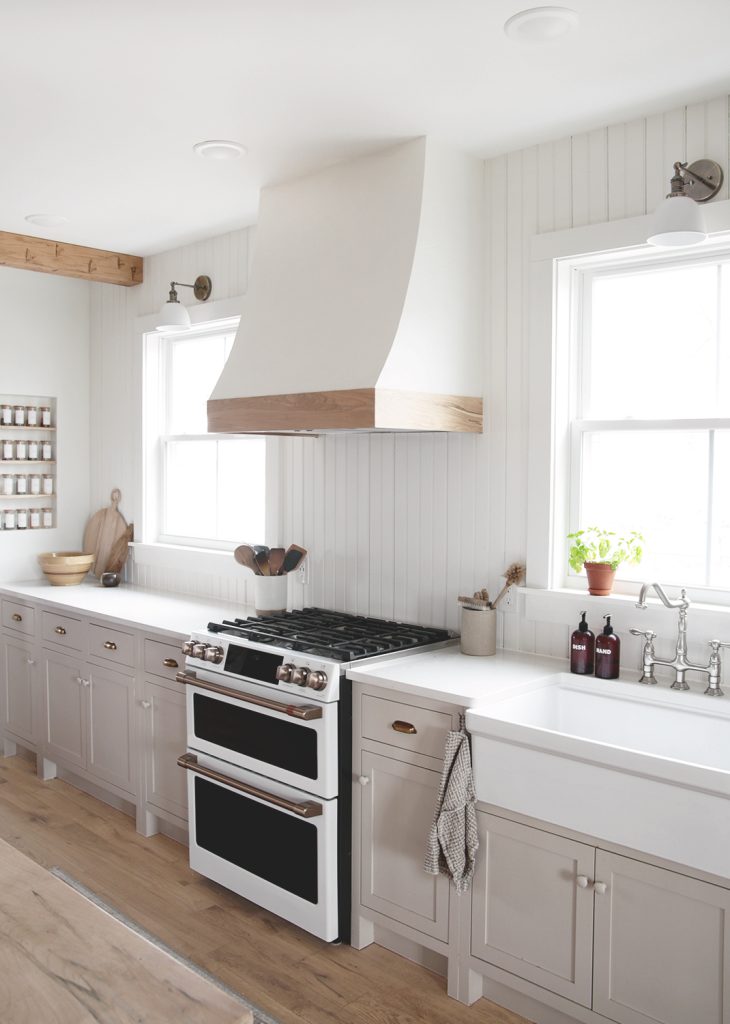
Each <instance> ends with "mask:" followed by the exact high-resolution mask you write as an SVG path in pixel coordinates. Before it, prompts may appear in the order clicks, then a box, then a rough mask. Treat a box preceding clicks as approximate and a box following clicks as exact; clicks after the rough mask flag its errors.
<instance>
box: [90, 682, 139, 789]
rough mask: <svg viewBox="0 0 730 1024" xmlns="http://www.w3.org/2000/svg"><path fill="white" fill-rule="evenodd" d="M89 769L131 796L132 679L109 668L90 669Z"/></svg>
mask: <svg viewBox="0 0 730 1024" xmlns="http://www.w3.org/2000/svg"><path fill="white" fill-rule="evenodd" d="M89 678H90V680H91V686H90V687H89V691H88V692H89V760H88V769H89V771H90V772H91V773H92V774H93V775H96V776H97V778H99V779H101V780H103V781H104V782H111V783H112V784H113V785H115V786H118V787H119V788H120V789H123V790H126V792H127V793H130V794H131V793H134V789H135V787H134V760H133V755H132V751H133V749H134V736H133V728H134V714H133V709H134V679H132V677H131V676H126V675H124V674H123V673H121V672H117V671H116V670H115V669H111V668H98V667H97V666H96V665H94V666H92V667H91V668H90V669H89Z"/></svg>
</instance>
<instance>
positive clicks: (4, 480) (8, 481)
mask: <svg viewBox="0 0 730 1024" xmlns="http://www.w3.org/2000/svg"><path fill="white" fill-rule="evenodd" d="M0 494H5V495H8V494H15V481H14V480H13V478H12V477H11V475H10V474H9V473H4V474H3V476H1V477H0Z"/></svg>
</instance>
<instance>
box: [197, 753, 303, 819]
mask: <svg viewBox="0 0 730 1024" xmlns="http://www.w3.org/2000/svg"><path fill="white" fill-rule="evenodd" d="M177 763H178V764H179V765H180V767H181V768H187V770H188V771H189V772H195V774H196V775H202V776H204V777H205V778H206V779H212V780H213V781H214V782H222V783H223V784H224V785H225V786H230V787H231V789H236V790H238V792H239V793H246V794H247V795H248V796H255V797H257V798H258V799H259V800H263V801H264V803H267V804H274V806H275V807H281V809H282V810H284V811H291V813H292V814H296V815H298V816H299V817H300V818H318V817H320V815H321V814H322V804H318V803H317V802H316V801H315V800H303V801H302V802H301V803H296V802H295V801H294V800H287V799H286V797H283V796H275V795H274V794H273V793H266V792H265V791H264V790H263V789H257V788H256V787H255V786H249V784H248V783H247V782H239V781H238V779H231V778H230V777H229V776H228V775H223V774H222V773H221V772H217V771H216V770H215V769H214V768H207V767H205V766H204V765H202V764H198V758H197V756H196V755H195V754H181V755H180V757H178V759H177Z"/></svg>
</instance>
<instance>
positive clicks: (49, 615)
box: [41, 612, 84, 651]
mask: <svg viewBox="0 0 730 1024" xmlns="http://www.w3.org/2000/svg"><path fill="white" fill-rule="evenodd" d="M41 630H42V633H43V639H44V640H46V641H47V642H48V643H52V644H61V646H63V647H70V648H72V649H73V650H75V651H80V650H81V649H82V647H83V646H84V643H83V639H84V625H83V623H82V621H81V619H71V618H69V616H68V615H57V614H56V613H55V612H43V614H42V618H41Z"/></svg>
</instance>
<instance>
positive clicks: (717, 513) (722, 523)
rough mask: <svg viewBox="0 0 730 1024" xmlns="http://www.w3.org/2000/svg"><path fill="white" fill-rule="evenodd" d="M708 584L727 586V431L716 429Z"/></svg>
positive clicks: (729, 447)
mask: <svg viewBox="0 0 730 1024" xmlns="http://www.w3.org/2000/svg"><path fill="white" fill-rule="evenodd" d="M714 468H715V471H714V474H713V503H712V558H711V560H710V584H711V585H712V586H713V587H719V588H721V589H723V590H730V431H727V430H718V431H716V433H715V462H714Z"/></svg>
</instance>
